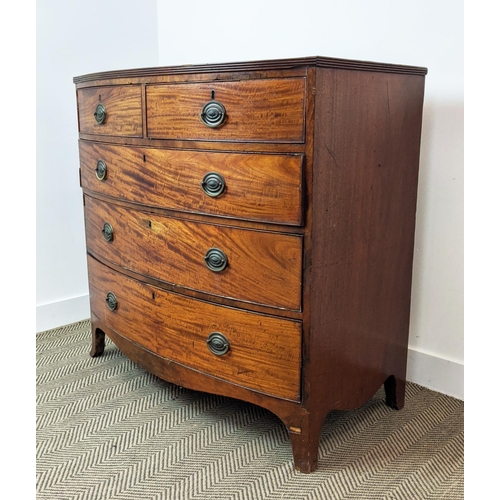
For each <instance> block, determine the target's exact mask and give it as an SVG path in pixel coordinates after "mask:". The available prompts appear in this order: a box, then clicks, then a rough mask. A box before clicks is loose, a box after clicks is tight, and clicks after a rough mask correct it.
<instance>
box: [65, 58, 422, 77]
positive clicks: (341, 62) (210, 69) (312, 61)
mask: <svg viewBox="0 0 500 500" xmlns="http://www.w3.org/2000/svg"><path fill="white" fill-rule="evenodd" d="M303 66H316V67H320V68H337V69H350V70H358V71H378V72H383V73H403V74H406V75H408V74H409V75H422V76H424V75H426V74H427V68H423V67H419V66H405V65H401V64H387V63H377V62H370V61H355V60H351V59H336V58H333V57H320V56H314V57H300V58H296V59H274V60H263V61H248V62H234V63H216V64H193V65H184V66H164V67H152V68H137V69H124V70H116V71H104V72H100V73H89V74H87V75H81V76H75V77H74V78H73V83H83V82H89V81H93V80H107V79H114V78H134V77H145V76H162V75H178V74H190V73H221V72H231V71H259V70H274V69H293V68H298V67H303Z"/></svg>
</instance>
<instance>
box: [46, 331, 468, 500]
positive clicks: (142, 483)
mask: <svg viewBox="0 0 500 500" xmlns="http://www.w3.org/2000/svg"><path fill="white" fill-rule="evenodd" d="M107 342H108V343H107V346H106V350H105V352H104V354H103V355H102V356H101V357H99V358H91V357H90V356H89V354H88V353H89V350H90V323H89V321H83V322H80V323H75V324H72V325H68V326H65V327H62V328H58V329H55V330H49V331H46V332H42V333H39V334H37V499H39V500H42V499H47V500H63V499H64V500H70V499H88V500H106V499H129V500H149V499H175V500H177V499H178V500H184V499H203V500H205V499H208V500H212V499H213V500H229V499H231V500H233V499H234V500H247V499H248V500H261V499H276V500H277V499H282V500H299V499H301V500H302V499H304V500H305V499H308V500H313V499H325V500H336V499H343V500H347V499H353V500H354V499H359V500H375V499H376V500H393V499H408V500H420V499H425V500H431V499H432V500H434V499H450V500H456V499H462V498H463V496H464V494H463V487H464V477H463V465H464V464H463V462H464V434H463V425H464V420H463V419H464V404H463V402H462V401H460V400H457V399H454V398H451V397H448V396H444V395H442V394H439V393H437V392H433V391H430V390H428V389H425V388H423V387H420V386H418V385H416V384H412V383H409V384H408V387H407V400H406V406H405V408H404V409H403V410H401V411H394V410H391V409H390V408H389V407H387V406H386V405H385V404H384V397H383V392H382V390H381V391H379V392H378V393H377V394H376V395H375V396H374V397H373V399H372V400H371V401H369V402H368V403H367V404H365V405H364V406H363V407H362V408H360V409H358V410H356V411H353V412H332V413H331V414H330V415H329V417H328V418H327V420H326V422H325V425H324V427H323V433H322V436H321V443H320V450H319V467H318V471H317V472H315V473H313V474H309V475H305V474H300V473H299V472H296V471H295V470H294V467H293V461H292V452H291V446H290V442H289V440H288V436H287V433H286V431H285V428H284V426H283V425H282V424H281V422H280V420H279V419H278V418H277V417H275V416H274V415H273V414H271V413H270V412H268V411H266V410H264V409H262V408H259V407H257V406H253V405H251V404H248V403H244V402H241V401H236V400H233V399H229V398H224V397H219V396H213V395H209V394H204V393H200V392H194V391H190V390H187V389H183V388H180V387H177V386H174V385H171V384H168V383H166V382H163V381H161V380H160V379H158V378H156V377H155V376H153V375H150V374H148V373H146V372H144V371H143V370H142V369H140V368H139V367H137V366H136V365H135V364H134V363H132V362H131V361H130V360H128V359H127V358H126V357H125V356H123V355H122V354H121V353H120V351H119V350H118V349H117V348H116V347H115V346H114V345H113V344H112V343H110V342H109V341H108V340H107Z"/></svg>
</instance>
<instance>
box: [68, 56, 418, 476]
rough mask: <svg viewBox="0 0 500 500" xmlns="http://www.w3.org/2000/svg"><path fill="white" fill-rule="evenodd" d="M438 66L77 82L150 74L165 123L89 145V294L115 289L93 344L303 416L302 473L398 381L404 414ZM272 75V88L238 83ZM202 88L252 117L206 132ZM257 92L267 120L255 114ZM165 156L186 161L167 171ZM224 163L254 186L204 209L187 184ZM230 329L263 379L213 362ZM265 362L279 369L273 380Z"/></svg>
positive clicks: (299, 63) (266, 82)
mask: <svg viewBox="0 0 500 500" xmlns="http://www.w3.org/2000/svg"><path fill="white" fill-rule="evenodd" d="M426 72H427V70H426V69H425V68H416V67H411V66H401V65H388V64H379V63H371V62H362V61H345V60H340V59H332V58H320V57H314V58H300V59H288V60H278V61H260V62H259V61H257V62H249V63H235V64H220V65H203V66H201V65H199V66H184V67H180V66H179V67H173V68H153V69H141V70H125V71H118V72H105V73H99V74H95V75H86V76H83V77H78V78H75V82H77V89H79V90H83V89H84V88H87V87H88V88H89V89H91V88H95V87H97V86H101V87H102V86H103V84H104V83H105V84H107V85H110V86H113V85H124V84H127V85H131V86H132V85H136V86H140V88H141V89H142V95H143V98H142V104H143V113H142V115H143V116H144V113H145V111H147V113H148V114H149V115H150V116H149V118H151V117H153V128H151V120H149V122H148V123H147V124H146V125H147V131H148V133H149V134H150V135H151V132H152V131H154V130H156V132H155V133H154V134H153V136H152V137H149V138H140V137H119V136H113V135H112V134H108V135H104V134H103V135H98V136H97V135H92V134H89V133H86V132H82V131H80V139H82V140H84V141H87V142H85V143H84V142H83V141H82V143H81V148H82V154H81V159H82V165H81V168H82V186H83V191H84V193H85V195H86V196H85V202H86V207H85V216H86V227H87V243H88V251H89V254H90V255H91V256H93V257H89V270H90V280H91V283H94V285H92V286H93V288H91V290H94V289H95V290H97V289H98V288H99V287H100V292H99V293H100V298H99V299H98V300H99V305H95V306H92V324H93V342H94V347H93V352H94V354H95V355H97V353H100V352H102V350H101V346H103V344H102V342H103V339H104V335H105V334H106V335H109V336H110V338H111V339H112V340H113V341H114V342H115V343H116V345H117V346H118V347H119V348H120V349H121V350H122V351H123V352H124V353H125V354H126V355H127V356H129V357H130V358H131V359H133V360H134V361H136V362H137V363H139V364H140V365H141V366H143V367H144V368H145V369H147V370H149V371H151V372H152V373H155V374H156V375H158V376H159V377H161V378H163V379H164V380H167V381H170V382H172V383H176V384H179V385H183V386H185V387H188V388H192V389H195V390H203V391H207V392H211V393H214V394H221V395H225V396H230V397H236V398H239V399H243V400H245V401H249V402H251V403H255V404H259V405H261V406H263V407H264V408H267V409H269V410H270V411H272V412H273V413H275V414H276V415H277V416H278V417H279V418H280V419H281V420H282V422H283V423H284V424H285V426H286V427H287V430H288V432H289V436H290V441H291V444H292V450H293V456H294V462H295V467H296V468H297V469H298V470H300V471H302V472H305V473H309V472H312V471H314V470H315V469H316V467H317V464H318V445H319V440H320V435H321V427H322V424H323V421H324V419H325V417H326V415H327V414H328V413H329V412H330V411H331V410H350V409H353V408H356V407H359V406H360V405H362V404H363V403H364V402H366V401H367V400H368V399H369V398H370V397H371V396H372V395H373V394H374V393H375V392H376V391H377V390H378V389H379V388H380V386H381V385H382V384H383V385H384V387H385V391H386V402H387V404H388V405H389V406H391V407H392V408H395V409H399V408H402V407H403V405H404V391H405V380H406V358H407V345H408V329H409V328H408V327H409V307H410V290H411V271H412V258H413V243H414V229H415V211H416V192H417V178H418V162H419V148H420V128H421V119H422V104H423V89H424V76H425V74H426ZM285 81H288V82H302V83H301V85H302V86H301V89H300V92H295V91H294V90H293V89H288V90H289V91H290V93H289V94H288V97H287V96H286V95H285V94H286V92H283V88H281V89H278V87H277V86H276V84H277V83H278V82H285ZM253 86H256V87H253ZM257 87H258V88H260V89H264V88H267V91H266V92H263V91H258V92H257V93H256V94H255V95H252V93H253V91H251V92H247V93H245V92H240V89H245V88H246V89H251V88H257ZM188 89H197V90H201V91H203V92H205V91H207V90H208V89H209V90H210V91H211V90H212V89H215V92H216V96H215V98H216V99H217V100H221V101H224V100H223V99H222V98H221V97H220V96H221V95H222V96H223V97H224V99H226V97H227V99H226V100H225V101H224V104H226V103H229V104H228V105H227V109H228V116H229V117H232V119H233V120H236V121H233V122H231V120H229V119H228V122H227V123H226V124H225V125H224V126H223V127H221V128H220V129H214V130H212V129H207V130H204V129H203V127H204V125H202V124H201V121H200V120H199V111H200V110H201V107H202V106H203V104H204V102H206V100H202V99H200V100H199V101H197V99H198V97H197V93H196V92H195V93H194V94H189V92H187V90H188ZM223 89H226V90H227V92H226V94H224V93H223V92H222V94H221V92H220V91H222V90H223ZM274 90H276V91H277V92H278V94H276V93H274ZM169 93H170V94H169ZM299 94H300V98H298V96H299ZM193 95H194V96H195V97H194V98H193ZM250 96H251V98H249V97H250ZM277 96H278V97H277ZM151 97H153V101H152V102H153V105H154V106H152V105H151ZM256 97H257V101H260V102H258V103H257V107H256V108H254V109H260V110H261V111H260V112H259V113H260V114H259V113H258V114H255V115H254V116H251V117H250V119H249V120H248V117H249V116H250V115H249V114H248V112H249V110H251V109H252V106H251V103H252V102H253V100H255V98H256ZM209 98H210V95H208V96H207V98H206V99H207V100H208V99H209ZM287 99H288V101H287ZM145 100H146V102H144V101H145ZM273 102H279V103H283V102H288V103H289V104H286V106H285V107H284V108H283V109H285V110H288V111H286V113H285V114H284V115H283V114H282V115H281V116H274V117H273V114H272V113H273V112H272V111H271V108H272V106H271V103H273ZM297 102H299V103H300V109H301V112H300V113H298V112H296V110H297V109H298V108H299V106H297V105H296V103H297ZM179 103H180V104H179ZM264 103H266V104H264ZM293 103H295V105H293ZM294 106H295V107H294ZM198 108H199V109H198ZM232 108H234V109H232ZM230 109H232V111H231V113H229V110H230ZM274 109H276V107H274ZM290 109H295V111H293V112H292V113H291V114H290V113H289V110H290ZM152 110H153V115H151V111H152ZM186 110H188V112H187V113H186V112H185V111H186ZM155 113H156V115H155ZM238 113H239V115H238ZM299 115H300V116H299ZM235 117H236V118H237V119H236V118H235ZM155 120H156V123H155ZM273 120H275V122H273ZM280 122H281V123H285V124H286V125H285V126H284V127H281V128H280ZM292 122H293V123H292ZM231 123H232V125H231ZM273 123H274V125H276V124H277V125H278V126H274V125H272V124H273ZM230 125H231V126H233V125H235V128H233V129H231V128H230ZM226 126H227V127H229V128H225V127H226ZM155 127H156V128H155ZM200 127H201V128H200ZM294 127H295V128H294ZM299 129H300V137H299ZM141 130H142V129H141ZM292 130H293V131H294V132H293V133H292V132H291V131H292ZM200 131H201V132H200ZM169 134H170V135H169ZM172 134H173V135H172ZM200 134H201V135H200ZM204 134H205V135H204ZM217 134H218V135H217ZM280 134H281V135H280ZM292 136H293V137H292ZM287 141H289V142H287ZM293 141H300V142H293ZM96 152H99V154H100V153H101V152H102V153H103V154H104V153H107V154H109V153H111V156H112V157H113V160H112V163H111V164H112V165H113V169H112V170H113V172H120V173H119V174H117V175H120V176H121V177H117V178H116V183H115V184H113V183H111V182H110V183H109V184H108V185H107V186H108V187H106V183H107V182H109V181H110V180H111V177H110V178H108V180H107V181H105V182H103V183H99V182H97V181H96V179H94V178H92V175H94V174H93V168H95V166H94V167H93V168H92V163H93V162H95V161H96V156H95V154H96ZM153 152H154V153H153ZM141 154H143V155H144V154H146V158H147V161H146V162H144V161H142V167H143V169H141V167H140V164H141V162H140V161H138V160H140V159H141V158H140V155H141ZM152 155H153V156H152ZM154 155H157V156H154ZM185 155H190V156H189V160H187V158H188V157H187V156H185ZM268 157H273V160H272V161H271V160H269V162H268ZM118 158H119V162H120V163H118V161H117V160H118ZM243 158H246V159H247V160H245V161H243ZM290 158H294V159H295V160H294V161H291V160H290ZM297 158H300V160H301V163H300V168H298V163H296V161H297ZM220 159H224V161H222V162H221V160H220ZM254 159H257V161H256V162H254V161H253V160H254ZM282 159H283V161H281V160H282ZM284 159H286V161H285V160H284ZM233 160H236V161H233ZM165 162H166V163H168V169H172V171H173V170H175V169H177V171H176V172H175V173H170V171H169V172H167V173H165V169H164V166H165ZM273 162H274V163H273ZM179 165H181V166H179ZM220 165H224V168H225V169H226V170H224V172H225V173H226V175H227V177H228V179H229V180H231V186H232V187H233V188H234V186H236V185H237V184H234V183H233V179H237V181H238V182H240V180H241V181H242V183H241V184H240V185H238V190H237V191H234V192H233V193H232V194H234V198H232V199H231V200H230V199H229V195H230V190H229V185H230V184H229V181H228V191H227V198H226V200H225V201H226V202H227V205H226V206H225V207H224V210H221V211H220V212H217V210H216V209H215V207H217V206H219V208H220V206H221V204H219V205H217V200H212V201H213V202H214V205H212V206H207V205H203V202H201V203H202V204H201V205H200V204H199V203H198V200H197V199H196V194H194V193H195V191H191V190H190V188H189V183H190V182H192V180H193V179H195V178H197V177H199V176H200V175H201V173H202V172H203V171H204V169H205V166H206V167H207V168H208V167H210V169H211V170H217V168H216V166H220ZM211 166H213V167H214V168H213V169H212V168H211ZM221 168H222V167H221ZM110 172H111V170H110ZM226 175H224V177H226ZM164 176H165V177H164ZM266 176H271V177H272V181H270V182H271V184H270V185H273V188H272V189H269V190H268V191H266V189H265V188H264V187H263V186H265V185H266V186H267V185H269V184H267V182H269V181H266ZM163 179H167V181H168V182H167V183H176V188H175V190H168V189H166V188H165V184H164V181H163ZM113 182H115V178H113ZM148 182H149V184H148ZM281 182H282V184H280V183H281ZM245 183H247V184H248V183H250V186H251V187H250V188H249V189H247V190H246V189H244V185H245ZM297 186H300V203H297V196H296V187H297ZM200 191H201V190H200ZM294 193H295V194H294ZM246 198H248V199H246ZM257 199H260V202H257ZM212 201H210V200H208V201H207V202H208V203H212ZM219 201H222V198H221V199H220V200H219ZM259 203H260V204H261V208H262V209H261V208H259V209H258V210H257V209H255V212H252V210H254V208H255V206H258V205H259ZM273 203H274V205H273ZM271 206H272V207H273V208H272V209H270V207H271ZM292 206H293V207H294V208H291V207H292ZM299 206H300V222H297V220H298V218H297V214H298V213H299V212H298V211H297V207H299ZM266 207H267V208H266ZM105 220H106V221H108V222H110V223H111V224H112V225H113V227H114V229H115V230H116V233H115V239H114V240H113V241H112V242H111V243H106V242H105V241H104V239H103V238H102V235H101V229H102V224H103V223H104V221H105ZM293 224H297V225H295V226H294V225H293ZM299 224H300V225H299ZM221 242H223V243H221ZM211 246H216V247H219V248H222V249H223V250H224V251H226V250H227V253H228V256H229V262H230V266H229V268H228V269H227V271H224V272H223V273H221V274H217V273H212V272H210V271H208V270H207V269H206V267H205V265H204V263H203V255H204V253H205V251H206V249H207V248H209V247H211ZM94 257H95V259H97V260H99V261H101V262H103V263H104V264H106V266H103V264H102V263H101V264H99V263H98V262H97V261H96V260H95V259H94ZM96 266H97V267H96ZM96 269H97V271H96ZM102 269H104V271H103V270H102ZM233 271H234V272H233ZM207 272H208V274H206V273H207ZM231 273H232V274H231ZM103 276H104V277H103ZM106 276H108V278H109V277H110V276H111V278H109V279H108V278H106ZM113 280H114V281H113ZM112 282H113V283H120V286H119V287H118V289H119V290H120V293H121V295H120V300H119V302H120V306H119V309H118V311H117V312H115V313H112V312H110V311H107V310H106V308H105V302H103V295H104V294H105V292H106V293H107V290H108V288H109V287H108V286H107V284H109V283H112ZM130 283H133V285H130ZM153 292H154V293H155V296H154V298H153V296H152V293H153ZM172 292H175V293H172ZM96 293H97V292H94V291H91V301H95V300H97V299H96V298H95V297H97V295H96ZM117 295H118V292H117ZM93 297H94V298H93ZM93 303H94V302H93ZM139 304H140V307H139ZM134 308H135V309H134ZM278 308H279V309H278ZM120 309H121V312H120ZM145 310H146V311H147V313H146V314H145V313H144V311H145ZM141 311H142V312H141ZM215 311H217V312H215ZM221 311H224V312H221ZM119 314H121V316H118V315H119ZM274 314H275V315H274ZM98 316H99V317H98ZM117 317H120V318H122V319H120V320H117ZM248 318H262V321H261V319H259V320H256V322H253V319H248ZM120 321H122V323H120ZM275 322H276V323H275ZM144 324H146V328H144ZM158 325H160V326H158ZM262 325H263V327H262ZM290 325H293V327H292V326H290ZM115 328H116V330H115ZM217 328H219V329H221V330H224V331H225V332H228V336H231V335H235V337H234V338H237V341H235V342H237V343H236V344H235V345H237V347H238V349H240V348H243V346H249V345H250V343H251V341H252V340H253V337H254V336H255V335H256V336H257V343H258V344H259V345H260V346H261V347H259V348H258V352H259V356H257V357H256V358H254V357H252V355H251V354H250V352H251V350H250V348H248V347H247V350H245V349H243V351H244V352H245V356H243V357H242V358H241V359H240V361H241V363H240V361H239V362H238V363H239V364H238V366H244V367H246V366H247V363H250V364H252V369H253V370H254V376H249V375H248V378H245V377H246V375H245V373H238V371H239V370H238V369H237V370H236V371H230V370H229V365H227V366H225V365H222V364H218V365H214V366H213V365H212V363H210V362H209V361H208V360H209V358H206V355H207V353H208V350H207V351H204V349H203V348H205V349H206V344H203V342H202V338H203V336H204V335H206V332H208V331H209V330H210V331H217V330H216V329H217ZM236 330H237V331H238V333H239V332H242V333H241V334H238V335H237V334H236V333H237V332H236ZM161 332H166V334H165V335H164V336H162V335H163V334H162V333H161ZM179 332H181V333H179ZM178 337H179V339H178ZM172 338H175V339H178V340H176V342H174V343H173V344H174V345H172V342H171V339H172ZM231 338H233V337H231ZM190 341H191V342H192V345H196V346H198V347H199V348H197V349H196V355H190V354H189V352H190V345H189V342H190ZM240 342H241V343H240ZM267 342H270V343H271V348H270V349H269V350H266V349H267V347H266V346H265V345H266V343H267ZM177 343H179V345H180V346H182V347H179V346H178V345H177ZM289 345H290V346H291V347H289ZM202 346H203V347H202ZM289 349H291V351H290V352H289ZM202 351H203V353H202V354H198V352H202ZM243 351H241V352H243ZM192 352H195V351H192ZM239 353H240V352H239ZM239 353H238V354H239ZM290 356H291V357H290ZM258 357H262V358H263V359H264V364H265V365H266V367H267V368H266V369H265V376H264V377H263V378H262V377H261V378H259V375H258V370H257V368H256V367H257V365H258V359H257V358H258ZM172 358H175V360H172ZM231 359H232V358H231ZM282 359H285V363H284V364H285V367H284V370H285V371H284V373H285V374H284V375H283V374H282V375H280V374H279V367H280V365H281V360H282ZM219 361H222V360H219ZM222 366H224V368H222ZM212 368H213V369H216V370H219V369H220V370H221V371H217V372H216V373H215V372H213V371H211V370H212ZM245 369H246V368H244V370H245ZM224 370H226V371H224ZM244 370H243V371H244ZM273 370H277V371H276V372H274V371H273ZM255 374H257V375H255ZM274 378H277V380H276V384H277V385H276V387H274V388H272V387H271V386H270V385H269V384H271V379H274ZM263 379H264V381H263ZM252 381H254V382H252ZM252 383H253V384H254V385H251V384H252ZM276 396H279V397H276Z"/></svg>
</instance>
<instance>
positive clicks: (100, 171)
mask: <svg viewBox="0 0 500 500" xmlns="http://www.w3.org/2000/svg"><path fill="white" fill-rule="evenodd" d="M95 175H96V177H97V178H98V179H99V180H100V181H103V180H105V179H106V177H107V176H108V167H107V166H106V163H104V160H98V161H97V165H96V167H95Z"/></svg>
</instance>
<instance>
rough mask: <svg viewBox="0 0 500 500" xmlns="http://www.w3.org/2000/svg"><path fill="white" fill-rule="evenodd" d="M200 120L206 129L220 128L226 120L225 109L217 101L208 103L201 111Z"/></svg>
mask: <svg viewBox="0 0 500 500" xmlns="http://www.w3.org/2000/svg"><path fill="white" fill-rule="evenodd" d="M200 118H201V121H202V122H203V123H204V124H205V125H206V126H207V127H210V128H217V127H220V126H221V125H222V124H223V123H224V120H225V119H226V108H225V107H224V105H223V104H222V103H221V102H219V101H214V100H212V101H208V102H207V103H206V104H205V106H203V109H202V110H201V113H200Z"/></svg>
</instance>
